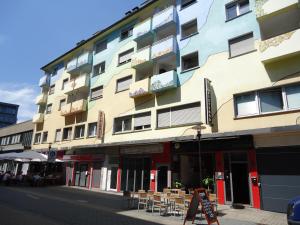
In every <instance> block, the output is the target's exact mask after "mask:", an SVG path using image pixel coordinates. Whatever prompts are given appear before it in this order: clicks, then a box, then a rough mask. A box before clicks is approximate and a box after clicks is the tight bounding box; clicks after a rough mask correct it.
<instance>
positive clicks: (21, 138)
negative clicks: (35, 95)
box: [0, 120, 34, 154]
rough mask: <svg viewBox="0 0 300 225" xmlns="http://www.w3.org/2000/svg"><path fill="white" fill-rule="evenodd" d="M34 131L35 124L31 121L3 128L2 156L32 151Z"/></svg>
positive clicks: (1, 135)
mask: <svg viewBox="0 0 300 225" xmlns="http://www.w3.org/2000/svg"><path fill="white" fill-rule="evenodd" d="M33 130H34V124H33V123H32V121H31V120H30V121H26V122H23V123H18V124H15V125H11V126H8V127H5V128H1V129H0V149H1V151H0V154H1V153H9V152H23V151H24V150H29V149H31V143H32V136H33Z"/></svg>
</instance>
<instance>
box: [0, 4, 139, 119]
mask: <svg viewBox="0 0 300 225" xmlns="http://www.w3.org/2000/svg"><path fill="white" fill-rule="evenodd" d="M142 2H143V0H109V1H103V0H6V1H5V0H4V1H3V0H1V1H0V68H1V72H0V101H4V102H10V103H17V104H20V111H19V121H24V120H27V119H31V118H32V115H33V113H34V112H35V111H36V106H35V105H34V99H35V97H36V95H38V93H39V88H38V80H39V78H40V77H41V76H42V75H43V73H42V71H41V70H40V68H41V67H42V66H43V65H45V64H47V63H48V62H50V61H52V60H53V59H55V58H56V57H58V56H60V55H62V54H63V53H65V52H66V51H68V50H70V49H71V48H73V47H74V46H75V44H76V43H77V42H78V41H80V40H82V39H86V38H88V37H90V36H91V35H92V34H93V33H95V32H96V31H98V30H101V29H103V28H105V27H107V26H109V25H111V24H112V23H114V22H116V21H117V20H119V19H121V18H122V17H123V16H124V13H125V12H126V11H128V10H130V9H132V8H134V7H135V6H137V5H139V4H141V3H142Z"/></svg>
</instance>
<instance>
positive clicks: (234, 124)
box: [33, 0, 300, 211]
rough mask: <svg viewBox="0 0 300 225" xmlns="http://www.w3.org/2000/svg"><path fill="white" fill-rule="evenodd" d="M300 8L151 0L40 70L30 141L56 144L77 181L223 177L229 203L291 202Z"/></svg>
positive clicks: (125, 184)
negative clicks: (33, 131) (199, 138)
mask: <svg viewBox="0 0 300 225" xmlns="http://www.w3.org/2000/svg"><path fill="white" fill-rule="evenodd" d="M299 15H300V10H299V2H298V1H296V0H289V1H284V3H283V1H278V0H269V1H267V0H265V1H261V0H256V1H255V0H237V1H229V0H220V1H219V0H218V1H216V0H176V1H175V0H154V1H147V2H146V3H144V4H142V5H141V6H140V7H136V8H134V9H132V10H131V11H128V12H127V13H126V16H125V17H124V18H123V19H121V20H120V21H118V22H117V23H115V24H113V25H111V26H110V27H108V28H106V29H104V30H102V31H99V32H97V33H95V34H94V35H93V36H92V37H90V38H89V39H87V40H85V41H82V42H80V43H78V44H77V46H76V47H75V48H73V49H71V50H70V51H69V52H67V53H65V54H64V55H62V56H60V57H58V58H57V59H55V60H53V61H51V62H50V63H49V64H47V65H45V66H44V67H43V68H42V70H43V71H45V76H43V77H42V78H41V80H40V87H41V95H40V96H38V97H37V100H36V103H37V105H38V113H37V114H36V115H35V116H34V118H33V122H34V123H35V134H34V135H35V137H34V143H33V144H34V145H33V148H34V149H36V150H38V151H47V149H48V146H49V144H50V143H51V146H52V148H54V149H56V150H57V151H58V154H59V155H60V156H61V157H62V158H63V159H64V160H65V161H67V169H66V171H67V180H66V182H67V184H69V185H76V186H81V187H86V188H91V189H92V188H100V189H101V190H108V191H122V190H131V191H135V190H139V189H145V190H148V189H152V190H157V191H161V190H162V189H163V188H164V187H171V186H173V184H174V182H175V181H180V182H181V183H182V184H183V185H184V186H185V187H186V188H192V187H197V186H199V185H200V183H201V179H204V178H214V179H215V188H214V189H215V191H216V193H217V195H218V199H219V203H221V204H233V203H241V204H246V205H251V206H252V207H255V208H262V209H266V210H272V211H285V204H286V202H287V201H288V199H289V198H290V197H291V196H292V197H293V195H297V194H298V195H299V194H300V193H299V190H300V189H299V187H300V184H299V182H298V181H299V180H300V179H299V176H300V175H299V171H300V170H299V169H297V168H291V167H289V166H288V165H289V163H290V160H295V162H296V161H297V160H299V159H300V152H299V150H300V148H299V146H300V143H299V138H297V137H299V133H300V127H299V123H300V119H299V118H300V114H299V109H300V76H299V75H300V54H299V53H300V42H299V41H298V40H299V24H300V23H299V22H300V16H299ZM200 123H202V125H201V126H199V124H200ZM197 129H201V133H202V138H201V141H200V143H198V140H197V139H196V134H197ZM199 152H201V154H200V155H199ZM199 156H200V157H199ZM266 162H268V163H266ZM278 165H282V166H280V173H279V172H278V168H279V167H278ZM281 167H282V168H281ZM295 167H296V165H295ZM283 190H285V191H284V193H285V194H284V196H281V195H280V193H282V191H283ZM276 195H277V196H276ZM279 195H280V196H279Z"/></svg>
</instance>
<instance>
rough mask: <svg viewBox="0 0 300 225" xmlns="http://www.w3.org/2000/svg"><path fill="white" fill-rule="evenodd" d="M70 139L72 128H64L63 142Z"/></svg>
mask: <svg viewBox="0 0 300 225" xmlns="http://www.w3.org/2000/svg"><path fill="white" fill-rule="evenodd" d="M71 138H72V127H66V128H64V132H63V140H64V141H65V140H71Z"/></svg>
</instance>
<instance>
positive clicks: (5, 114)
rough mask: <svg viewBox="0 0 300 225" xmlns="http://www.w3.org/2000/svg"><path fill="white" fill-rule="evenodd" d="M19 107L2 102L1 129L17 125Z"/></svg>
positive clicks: (0, 105) (0, 112)
mask: <svg viewBox="0 0 300 225" xmlns="http://www.w3.org/2000/svg"><path fill="white" fill-rule="evenodd" d="M18 109H19V106H18V105H15V104H9V103H4V102H0V128H2V127H7V126H10V125H13V124H16V123H17V120H18Z"/></svg>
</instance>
